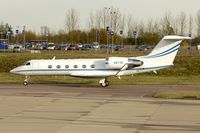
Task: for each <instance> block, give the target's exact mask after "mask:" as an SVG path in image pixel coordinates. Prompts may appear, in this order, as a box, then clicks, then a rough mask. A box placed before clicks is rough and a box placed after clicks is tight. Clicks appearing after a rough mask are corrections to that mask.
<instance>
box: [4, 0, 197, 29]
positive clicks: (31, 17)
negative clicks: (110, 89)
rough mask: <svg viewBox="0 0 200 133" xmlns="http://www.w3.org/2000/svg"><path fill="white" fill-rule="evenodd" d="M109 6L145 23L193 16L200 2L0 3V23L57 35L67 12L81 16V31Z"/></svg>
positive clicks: (24, 0) (29, 0) (95, 0)
mask: <svg viewBox="0 0 200 133" xmlns="http://www.w3.org/2000/svg"><path fill="white" fill-rule="evenodd" d="M111 6H113V7H115V8H119V9H120V11H121V12H122V13H123V14H132V15H133V16H134V18H136V19H137V20H144V21H147V20H148V19H150V18H153V19H155V18H160V17H162V16H163V15H164V14H165V13H166V12H168V11H170V12H171V13H172V15H173V14H174V15H177V14H178V13H180V12H181V11H184V12H186V13H187V14H188V15H189V14H192V15H194V16H195V14H196V13H197V11H198V10H199V9H200V0H0V21H3V22H7V23H9V24H11V25H12V26H13V28H16V27H17V26H21V27H22V26H23V25H26V27H27V28H28V29H31V30H33V31H36V32H39V31H40V27H41V26H44V25H47V26H48V27H50V28H51V29H53V30H55V31H58V30H59V29H63V28H64V21H65V16H66V15H65V14H66V12H67V10H68V9H71V8H75V9H76V10H77V11H79V14H80V27H81V29H85V28H86V22H87V21H86V20H87V18H88V16H89V13H90V12H91V10H93V11H95V10H96V9H102V8H104V7H111Z"/></svg>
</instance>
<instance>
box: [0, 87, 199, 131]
mask: <svg viewBox="0 0 200 133" xmlns="http://www.w3.org/2000/svg"><path fill="white" fill-rule="evenodd" d="M26 89H28V88H26ZM9 91H10V92H12V91H11V90H9ZM24 91H26V90H25V89H24ZM0 92H1V91H0ZM31 92H32V91H31ZM46 93H49V92H46ZM46 93H44V92H42V93H41V92H40V91H39V89H38V90H35V91H34V95H33V96H31V95H27V96H23V95H11V93H9V94H10V95H8V93H5V94H6V95H4V96H3V95H2V94H1V96H0V133H102V132H103V133H199V132H200V101H195V100H161V99H153V98H143V97H130V96H127V97H125V96H124V95H123V96H118V95H117V96H112V95H109V94H102V93H96V94H92V95H91V94H90V93H89V92H88V93H84V94H83V93H80V92H78V91H76V90H75V91H74V92H73V91H70V92H68V93H67V92H65V93H64V94H65V95H63V94H62V96H61V94H60V93H59V92H58V91H56V90H54V93H53V91H52V92H51V95H47V94H46ZM52 93H53V94H52Z"/></svg>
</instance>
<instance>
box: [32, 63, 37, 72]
mask: <svg viewBox="0 0 200 133" xmlns="http://www.w3.org/2000/svg"><path fill="white" fill-rule="evenodd" d="M35 69H38V63H37V62H33V63H32V74H34V72H36V71H34V70H35Z"/></svg>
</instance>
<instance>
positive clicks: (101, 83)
mask: <svg viewBox="0 0 200 133" xmlns="http://www.w3.org/2000/svg"><path fill="white" fill-rule="evenodd" d="M99 84H100V85H101V87H107V86H109V82H108V80H107V79H106V78H104V79H101V80H100V81H99Z"/></svg>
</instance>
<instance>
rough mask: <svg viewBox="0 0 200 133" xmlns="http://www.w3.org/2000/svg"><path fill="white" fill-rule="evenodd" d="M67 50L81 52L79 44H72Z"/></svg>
mask: <svg viewBox="0 0 200 133" xmlns="http://www.w3.org/2000/svg"><path fill="white" fill-rule="evenodd" d="M67 50H79V46H78V45H77V44H70V45H69V47H68V48H67Z"/></svg>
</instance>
